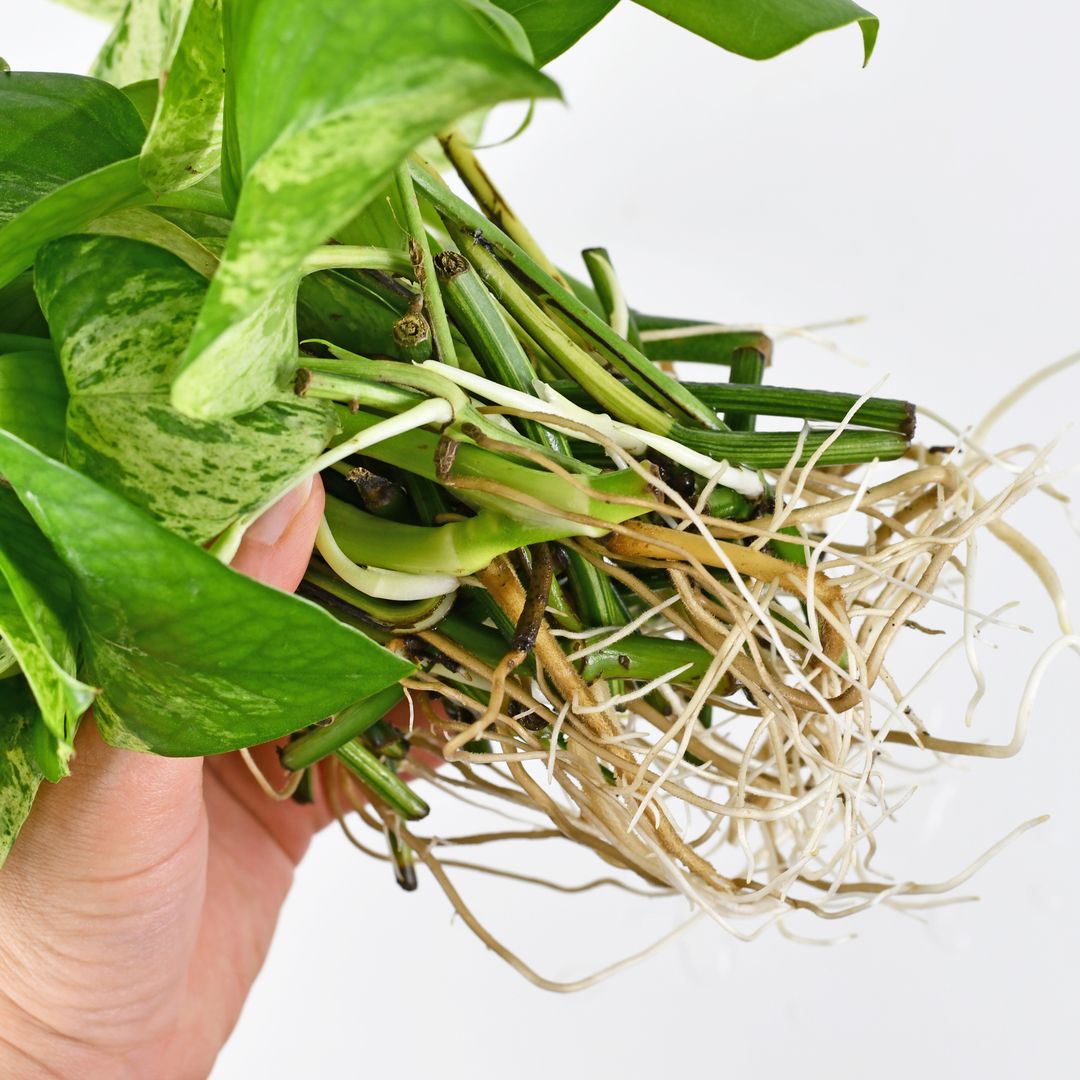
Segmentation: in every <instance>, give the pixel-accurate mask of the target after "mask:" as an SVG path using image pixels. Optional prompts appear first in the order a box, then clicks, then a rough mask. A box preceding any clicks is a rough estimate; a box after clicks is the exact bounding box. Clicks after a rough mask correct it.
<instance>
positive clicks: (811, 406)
mask: <svg viewBox="0 0 1080 1080" xmlns="http://www.w3.org/2000/svg"><path fill="white" fill-rule="evenodd" d="M551 385H552V387H553V389H555V390H558V392H559V393H560V394H562V395H564V396H565V397H568V398H569V399H570V400H571V401H573V402H574V404H575V405H581V406H582V407H588V405H589V398H588V397H587V395H585V394H583V393H582V392H581V390H580V389H579V388H578V387H577V386H576V385H575V384H574V383H572V382H570V381H569V380H565V379H562V380H558V381H556V382H553V383H552V384H551ZM687 385H688V386H690V387H691V388H692V389H693V391H694V393H695V394H697V396H698V397H699V398H701V400H702V401H704V402H706V403H707V404H708V405H709V406H710V407H711V408H713V409H716V410H717V411H718V412H719V411H721V410H729V409H732V410H736V411H738V410H742V411H744V412H754V413H757V414H758V415H759V416H792V417H797V418H798V419H800V420H826V421H831V422H832V423H839V422H840V421H841V420H843V419H844V417H845V416H847V414H848V413H849V412H850V411H851V409H852V408H853V407H854V406H855V404H856V402H857V401H858V400H859V397H858V395H856V394H842V393H837V392H834V391H831V390H802V389H796V388H789V387H785V386H745V385H741V384H736V383H734V382H730V383H724V382H716V383H704V382H692V383H687ZM851 422H852V423H854V424H859V425H861V426H862V427H873V428H881V429H882V430H883V431H895V432H898V433H900V434H901V435H903V436H904V437H905V438H911V436H912V435H913V434H914V431H915V406H914V405H912V404H911V403H910V402H907V401H899V400H896V399H894V398H867V400H866V401H864V402H863V404H862V405H861V406H860V407H859V410H858V411H857V412H856V413H855V415H854V417H853V418H852V421H851Z"/></svg>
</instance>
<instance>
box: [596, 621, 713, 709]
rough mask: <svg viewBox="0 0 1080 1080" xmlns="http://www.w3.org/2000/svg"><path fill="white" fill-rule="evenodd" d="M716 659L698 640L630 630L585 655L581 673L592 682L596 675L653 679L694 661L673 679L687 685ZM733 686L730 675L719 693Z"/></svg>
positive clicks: (606, 677) (647, 680)
mask: <svg viewBox="0 0 1080 1080" xmlns="http://www.w3.org/2000/svg"><path fill="white" fill-rule="evenodd" d="M712 661H713V655H712V653H710V652H709V650H708V649H706V648H704V646H701V645H699V644H698V643H697V642H696V641H674V640H672V639H670V638H661V637H650V636H649V635H647V634H630V635H629V636H627V637H625V638H623V639H622V640H621V641H617V642H616V643H615V644H614V645H612V646H610V647H609V648H605V649H600V650H599V651H597V652H594V653H590V654H589V656H587V657H586V658H585V666H584V667H583V668H582V671H581V675H582V678H584V679H585V680H586V681H588V682H592V681H593V680H594V679H632V680H634V681H635V682H651V681H652V680H653V679H658V678H659V677H660V676H661V675H663V674H665V673H666V672H669V671H674V670H675V669H676V668H680V667H682V666H683V665H684V664H690V665H691V667H689V668H688V669H687V670H686V671H684V672H683V673H682V674H681V675H678V676H677V677H676V678H675V679H674V680H673V681H674V682H677V683H679V684H681V685H687V684H692V683H694V682H696V681H697V680H699V679H701V678H703V677H704V675H705V673H706V672H707V671H708V669H709V665H710V664H711V663H712ZM731 686H732V680H731V678H730V676H729V677H727V678H725V679H724V680H722V681H721V683H720V684H719V685H718V686H717V689H716V693H718V694H726V693H728V691H729V690H730V689H731Z"/></svg>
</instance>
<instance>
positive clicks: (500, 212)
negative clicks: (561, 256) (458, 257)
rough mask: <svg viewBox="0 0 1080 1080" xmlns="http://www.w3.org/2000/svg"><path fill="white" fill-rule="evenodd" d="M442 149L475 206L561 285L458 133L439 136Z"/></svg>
mask: <svg viewBox="0 0 1080 1080" xmlns="http://www.w3.org/2000/svg"><path fill="white" fill-rule="evenodd" d="M439 143H440V145H441V146H442V148H443V153H445V154H446V156H447V158H448V159H449V161H450V164H451V165H453V166H454V171H455V172H456V173H457V174H458V176H459V177H461V182H462V183H463V184H464V185H465V186H466V187H467V188H468V189H469V193H470V194H471V195H472V197H473V198H474V199H475V200H476V202H477V205H478V206H479V207H480V209H481V210H483V211H484V213H485V215H487V217H488V219H489V220H490V221H491V222H493V223H494V224H496V225H498V226H499V228H500V229H502V230H503V232H505V233H506V235H507V236H509V237H510V238H511V239H512V240H514V241H515V243H517V244H518V245H519V246H520V247H521V249H522V251H526V252H528V253H529V255H530V256H531V257H532V258H533V259H534V260H535V261H536V262H537V264H538V265H540V266H541V267H543V268H544V270H545V271H546V272H547V273H549V274H550V275H551V276H552V277H553V278H554V279H555V280H556V281H558V282H559V283H560V284H562V285H565V284H566V280H565V279H564V278H563V276H562V274H560V273H559V271H558V269H557V268H556V267H555V266H554V264H552V263H551V262H550V261H549V260H548V258H547V256H546V255H545V254H544V252H543V251H542V250H541V248H540V245H539V244H538V243H537V242H536V239H535V238H534V237H533V235H532V233H530V232H529V230H528V229H527V228H526V227H525V223H524V222H523V221H522V220H521V219H520V218H519V217H518V216H517V214H515V213H514V211H513V210H511V209H510V204H509V203H508V202H507V201H506V199H504V198H503V196H502V194H501V192H500V191H499V190H498V188H496V187H495V185H494V183H493V182H492V180H491V177H490V176H488V174H487V172H486V171H485V170H484V168H483V167H482V166H481V164H480V162H479V161H478V160H477V157H476V155H475V154H474V153H473V151H472V147H471V146H469V143H468V140H467V139H466V138H465V136H464V135H462V134H461V132H460V131H448V132H446V133H445V134H443V135H440V136H439Z"/></svg>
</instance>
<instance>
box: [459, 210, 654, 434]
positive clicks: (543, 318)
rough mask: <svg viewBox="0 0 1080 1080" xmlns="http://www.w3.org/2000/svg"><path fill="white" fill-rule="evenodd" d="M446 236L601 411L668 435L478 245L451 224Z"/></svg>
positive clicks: (650, 410) (649, 408) (648, 408)
mask: <svg viewBox="0 0 1080 1080" xmlns="http://www.w3.org/2000/svg"><path fill="white" fill-rule="evenodd" d="M451 233H452V234H453V235H454V238H455V240H456V241H457V242H458V244H459V246H460V247H461V248H462V250H463V251H464V252H465V254H466V255H467V256H468V258H469V261H470V262H471V263H472V265H473V266H474V267H475V268H476V271H477V273H479V275H480V276H481V277H482V278H483V279H484V281H485V282H486V283H487V286H488V288H490V289H491V291H492V292H493V293H494V294H495V296H496V297H497V298H498V300H499V302H500V303H501V304H502V305H503V306H504V307H505V308H506V309H507V310H508V311H509V312H510V314H511V315H513V317H514V318H515V319H516V320H517V321H518V322H519V323H520V324H521V326H522V327H523V328H524V330H525V331H526V333H528V334H529V336H530V337H531V338H532V339H533V340H534V341H536V343H537V344H538V345H539V346H540V347H541V348H542V349H543V350H544V351H545V352H546V353H547V355H548V356H549V357H551V359H552V360H554V361H555V363H556V364H557V365H558V366H559V367H560V368H561V369H562V370H563V371H564V372H565V373H566V374H567V375H569V376H570V377H571V378H572V379H574V380H575V381H576V382H577V383H578V384H579V385H580V386H581V387H582V389H584V390H585V391H586V392H587V393H588V394H589V396H590V397H592V398H593V400H594V401H596V402H597V403H599V404H600V405H601V406H602V408H603V409H604V410H605V411H606V412H610V413H611V414H612V415H613V416H616V417H618V419H620V420H623V421H625V422H627V423H630V424H634V425H635V426H636V427H642V428H645V430H646V431H652V432H655V433H656V434H658V435H664V434H667V432H669V431H670V430H671V428H672V424H673V421H672V419H671V417H670V416H668V415H667V414H666V413H663V412H661V411H660V410H659V409H657V408H656V407H655V406H654V405H651V404H650V403H649V402H647V401H645V400H644V399H642V398H640V397H638V395H637V394H635V393H634V392H633V391H632V390H631V389H630V388H629V387H627V386H626V385H625V384H624V383H622V382H620V381H619V380H618V379H616V378H615V376H614V375H611V374H610V373H609V372H608V371H606V370H605V369H604V367H603V366H602V365H601V364H600V363H599V362H598V361H597V360H596V359H594V358H593V357H592V356H590V355H589V354H588V353H587V352H585V350H584V349H582V348H581V346H580V345H578V344H577V342H575V341H573V340H572V339H571V338H570V337H569V336H567V334H566V333H565V332H564V331H563V329H562V328H561V327H560V326H559V325H558V324H557V323H556V322H555V321H554V320H553V319H552V318H551V317H550V316H548V315H547V314H545V313H544V312H543V311H541V310H540V308H539V307H537V305H536V304H535V303H534V301H533V298H532V297H531V296H529V294H528V293H527V292H526V291H525V290H524V289H523V288H522V287H521V286H520V285H519V284H518V283H517V282H516V281H515V280H514V279H513V278H512V277H511V276H510V274H509V272H508V271H507V270H506V269H505V267H503V265H502V264H501V263H500V262H499V261H498V259H496V258H495V257H494V256H493V255H492V254H491V253H490V252H489V251H488V250H487V249H486V248H485V247H484V245H483V243H482V242H479V241H477V240H475V239H474V238H473V237H470V236H469V235H468V234H467V233H465V232H463V231H462V230H460V229H458V228H457V227H456V226H454V225H451Z"/></svg>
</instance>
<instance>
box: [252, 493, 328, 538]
mask: <svg viewBox="0 0 1080 1080" xmlns="http://www.w3.org/2000/svg"><path fill="white" fill-rule="evenodd" d="M314 482H315V478H314V477H313V476H309V477H308V478H307V479H306V480H301V481H300V483H299V484H297V485H296V487H294V488H292V489H291V490H290V491H287V492H286V493H285V494H284V495H282V496H281V498H280V499H278V501H277V502H276V503H274V505H273V506H271V507H269V508H268V509H267V510H264V511H263V513H262V514H261V515H260V516H259V518H258V519H257V520H256V522H255V524H254V525H252V526H251V528H250V529H248V531H247V539H249V540H254V541H255V542H256V543H258V544H266V545H267V546H272V545H274V544H276V543H277V542H278V541H279V540H280V539H281V537H282V534H283V533H284V532H285V530H286V529H287V528H288V527H289V525H290V524H292V521H293V519H294V518H295V517H296V515H297V514H299V513H300V510H301V509H302V508H303V506H304V503H306V502H307V501H308V497H309V496H310V495H311V486H312V484H313V483H314Z"/></svg>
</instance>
